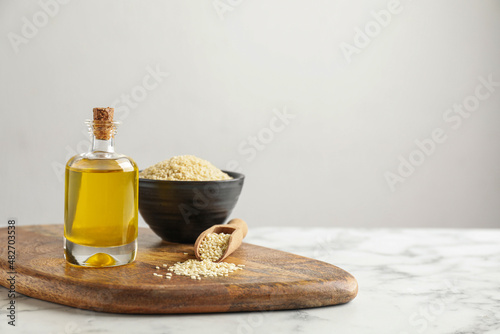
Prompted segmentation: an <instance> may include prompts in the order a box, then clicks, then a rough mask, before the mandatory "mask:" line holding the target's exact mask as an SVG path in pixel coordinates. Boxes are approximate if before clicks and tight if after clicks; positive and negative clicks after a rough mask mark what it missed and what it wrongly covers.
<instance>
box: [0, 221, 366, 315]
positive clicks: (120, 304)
mask: <svg viewBox="0 0 500 334" xmlns="http://www.w3.org/2000/svg"><path fill="white" fill-rule="evenodd" d="M0 240H4V242H3V243H2V244H1V245H0V247H1V249H0V269H1V270H0V284H1V285H3V286H5V287H7V285H9V283H8V281H7V279H8V278H9V276H10V275H11V274H9V272H10V268H9V263H8V260H7V258H8V256H7V245H6V242H5V240H7V229H6V228H2V229H0ZM15 249H16V259H15V271H16V275H15V279H16V291H17V292H19V293H22V294H24V295H27V296H30V297H34V298H38V299H43V300H47V301H51V302H54V303H59V304H64V305H68V306H73V307H77V308H82V309H89V310H95V311H102V312H113V313H145V314H162V313H163V314H167V313H206V312H236V311H261V310H281V309H300V308H310V307H319V306H326V305H335V304H342V303H347V302H349V301H350V300H352V299H353V298H354V297H356V294H357V291H358V284H357V282H356V279H355V278H354V277H353V276H352V275H351V274H349V273H348V272H346V271H344V270H342V269H340V268H338V267H336V266H333V265H330V264H327V263H324V262H321V261H316V260H313V259H309V258H306V257H302V256H298V255H294V254H290V253H285V252H282V251H277V250H273V249H269V248H264V247H260V246H255V245H251V244H246V243H244V244H243V245H242V246H241V247H240V248H239V249H238V250H237V251H236V252H234V253H233V254H232V255H231V256H229V257H228V258H227V259H226V262H232V263H235V264H244V265H245V267H244V270H237V271H235V272H233V273H231V274H229V276H228V277H215V278H204V277H202V279H201V280H193V279H191V278H189V277H186V276H177V275H175V274H174V275H173V277H172V279H165V278H162V277H157V276H154V275H153V273H154V272H157V273H160V274H164V273H166V272H167V271H166V270H165V269H164V268H161V267H162V264H167V265H172V264H174V263H175V262H178V261H185V260H187V259H190V258H194V251H193V246H192V245H186V244H176V243H167V242H163V241H162V240H161V239H160V238H159V237H157V236H156V235H155V234H154V233H153V232H152V231H151V230H150V229H147V228H140V229H139V251H138V255H137V259H136V261H135V262H134V263H132V264H129V265H126V266H121V267H113V268H81V267H74V266H71V265H69V264H67V263H66V261H65V259H64V256H63V226H62V225H35V226H17V227H16V244H15ZM184 253H188V255H186V254H184ZM156 266H160V268H161V269H160V270H157V269H155V267H156Z"/></svg>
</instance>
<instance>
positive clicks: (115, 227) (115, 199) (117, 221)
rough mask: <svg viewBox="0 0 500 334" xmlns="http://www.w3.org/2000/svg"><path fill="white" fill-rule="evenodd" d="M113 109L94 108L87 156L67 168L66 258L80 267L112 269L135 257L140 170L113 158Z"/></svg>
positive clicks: (129, 161) (78, 157)
mask: <svg viewBox="0 0 500 334" xmlns="http://www.w3.org/2000/svg"><path fill="white" fill-rule="evenodd" d="M113 114H114V109H113V108H94V120H93V121H87V122H86V124H87V125H88V126H89V130H90V133H91V137H92V147H91V149H90V151H89V152H87V153H83V154H79V155H76V156H74V157H72V158H71V159H69V161H68V163H67V164H66V178H65V181H66V182H65V183H66V185H65V205H64V255H65V258H66V261H67V262H69V263H70V264H73V265H78V266H84V267H113V266H119V265H124V264H127V263H130V262H132V261H134V259H135V256H136V253H137V230H138V184H139V175H138V174H139V170H138V168H137V165H136V164H135V162H134V161H133V160H132V159H131V158H129V157H127V156H125V155H122V154H118V153H116V152H115V148H114V137H115V134H116V127H117V125H118V122H113Z"/></svg>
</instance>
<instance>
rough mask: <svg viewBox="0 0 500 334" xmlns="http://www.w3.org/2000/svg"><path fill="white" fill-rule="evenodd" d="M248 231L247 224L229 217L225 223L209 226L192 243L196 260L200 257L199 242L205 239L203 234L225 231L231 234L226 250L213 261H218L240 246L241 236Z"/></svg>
mask: <svg viewBox="0 0 500 334" xmlns="http://www.w3.org/2000/svg"><path fill="white" fill-rule="evenodd" d="M247 232H248V226H247V224H246V223H245V222H244V221H243V220H241V219H238V218H235V219H231V221H229V223H227V224H226V225H214V226H212V227H210V228H209V229H207V230H205V231H203V232H202V233H201V234H200V236H199V237H198V239H196V242H195V243H194V255H196V258H197V259H198V260H201V258H200V251H199V249H200V244H201V242H202V241H203V239H205V236H206V235H207V234H209V233H226V234H231V236H230V237H229V245H228V246H227V249H226V251H225V252H224V254H222V256H221V258H220V259H219V260H217V261H215V262H220V261H222V260H224V259H225V258H226V257H228V256H229V255H230V254H231V253H233V252H234V251H235V250H237V249H238V247H240V246H241V243H242V242H243V238H244V237H245V236H246V235H247Z"/></svg>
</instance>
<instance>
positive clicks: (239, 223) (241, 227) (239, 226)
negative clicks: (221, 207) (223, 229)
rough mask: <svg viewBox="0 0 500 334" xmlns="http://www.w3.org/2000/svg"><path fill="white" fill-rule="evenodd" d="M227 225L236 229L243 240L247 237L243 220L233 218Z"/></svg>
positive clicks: (246, 229)
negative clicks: (239, 231)
mask: <svg viewBox="0 0 500 334" xmlns="http://www.w3.org/2000/svg"><path fill="white" fill-rule="evenodd" d="M227 225H230V226H232V227H234V228H236V229H239V230H241V233H242V234H243V238H244V237H246V236H247V233H248V226H247V223H245V221H244V220H242V219H239V218H234V219H231V220H230V221H229V223H227Z"/></svg>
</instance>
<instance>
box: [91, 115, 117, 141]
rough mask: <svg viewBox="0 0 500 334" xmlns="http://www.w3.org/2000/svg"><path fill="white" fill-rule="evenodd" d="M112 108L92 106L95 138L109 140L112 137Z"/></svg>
mask: <svg viewBox="0 0 500 334" xmlns="http://www.w3.org/2000/svg"><path fill="white" fill-rule="evenodd" d="M114 113H115V109H114V108H109V107H108V108H94V122H93V131H94V136H95V137H96V139H99V140H109V139H111V138H112V137H114V125H113V115H114Z"/></svg>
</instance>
